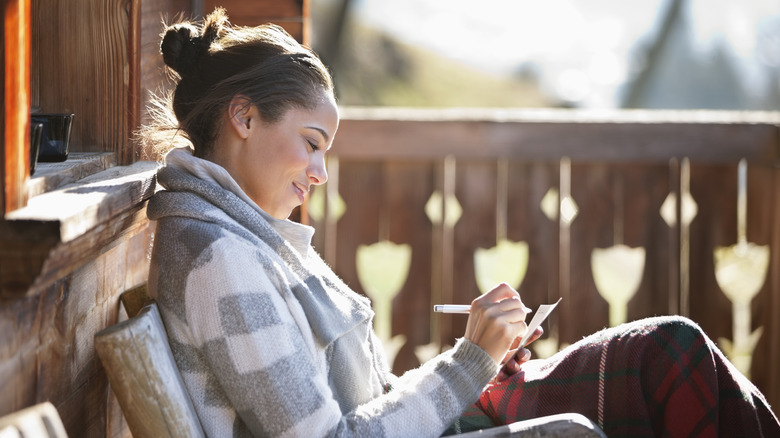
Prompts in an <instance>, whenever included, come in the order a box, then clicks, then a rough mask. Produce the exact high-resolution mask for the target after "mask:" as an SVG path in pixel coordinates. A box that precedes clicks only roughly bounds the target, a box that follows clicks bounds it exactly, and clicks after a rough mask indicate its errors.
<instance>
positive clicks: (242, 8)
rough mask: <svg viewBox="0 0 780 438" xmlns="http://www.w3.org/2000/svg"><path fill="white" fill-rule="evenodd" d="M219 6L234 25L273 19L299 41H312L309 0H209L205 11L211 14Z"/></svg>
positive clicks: (305, 42) (252, 23)
mask: <svg viewBox="0 0 780 438" xmlns="http://www.w3.org/2000/svg"><path fill="white" fill-rule="evenodd" d="M217 6H222V7H224V8H225V10H226V11H227V14H228V19H229V20H230V22H231V23H232V24H234V25H238V26H258V25H260V24H265V23H274V24H277V25H279V26H281V27H283V28H284V30H286V31H287V32H288V33H290V35H292V36H293V38H295V39H296V40H298V41H299V42H301V43H304V44H309V43H310V39H311V29H310V27H311V26H310V17H309V0H256V1H245V0H224V1H215V0H206V1H205V2H204V7H203V9H204V10H203V13H204V14H208V13H209V12H211V11H213V10H214V8H215V7H217Z"/></svg>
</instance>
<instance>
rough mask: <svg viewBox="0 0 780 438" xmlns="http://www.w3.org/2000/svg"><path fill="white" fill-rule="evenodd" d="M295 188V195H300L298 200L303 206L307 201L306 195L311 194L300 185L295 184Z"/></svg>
mask: <svg viewBox="0 0 780 438" xmlns="http://www.w3.org/2000/svg"><path fill="white" fill-rule="evenodd" d="M293 187H295V194H297V195H298V200H299V201H300V202H301V204H303V201H304V200H305V199H306V194H307V193H309V188H308V187H307V186H304V185H301V184H298V183H293Z"/></svg>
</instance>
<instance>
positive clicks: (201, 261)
mask: <svg viewBox="0 0 780 438" xmlns="http://www.w3.org/2000/svg"><path fill="white" fill-rule="evenodd" d="M157 177H158V183H159V184H160V185H161V186H162V187H163V188H164V189H165V190H161V191H159V192H158V193H156V194H155V195H154V196H153V197H152V199H151V201H150V202H149V206H148V210H147V211H148V216H149V218H150V219H152V220H154V221H157V231H156V233H155V241H154V249H153V252H152V264H151V267H150V274H149V287H150V292H151V293H152V296H153V297H155V298H156V300H157V302H158V305H159V307H160V311H161V314H162V317H163V320H164V323H165V327H166V330H167V332H168V337H169V340H170V344H171V348H172V350H173V354H174V358H175V359H176V363H177V366H178V368H179V370H180V371H181V374H182V377H183V379H184V383H185V385H186V387H187V390H188V392H189V394H190V397H191V398H192V401H193V404H194V406H195V410H196V412H197V414H198V417H199V420H200V422H201V424H202V426H203V428H204V430H205V431H206V433H207V435H209V436H213V437H225V436H234V437H239V436H363V437H366V436H371V437H382V436H388V437H390V436H399V437H409V436H416V437H425V436H439V435H441V433H442V432H443V431H444V430H445V429H446V428H447V426H449V425H450V424H452V423H453V422H454V421H455V420H456V419H457V418H458V417H459V415H460V414H461V413H462V412H463V411H464V410H465V409H466V408H467V407H468V405H469V404H471V403H473V402H475V401H476V400H477V398H478V397H479V395H480V393H481V391H482V389H483V388H484V387H485V385H486V384H487V383H488V382H489V380H490V379H491V378H492V377H494V376H495V374H496V372H497V370H498V367H497V364H496V363H495V362H494V361H493V359H492V358H491V357H490V356H489V355H488V354H487V353H486V352H485V351H484V350H482V349H481V348H480V347H478V346H477V345H475V344H473V343H471V342H470V341H468V340H466V339H459V340H458V341H457V343H456V345H455V347H454V348H453V349H451V350H449V351H447V352H445V353H442V354H441V355H439V356H437V357H435V358H434V359H432V360H430V361H429V362H427V363H426V364H424V365H422V366H421V367H419V368H417V369H415V370H412V371H409V372H407V373H405V374H404V375H403V376H400V377H396V376H394V375H392V374H391V373H390V371H389V367H388V365H387V361H386V359H385V357H384V354H383V352H382V347H381V343H380V342H379V341H378V339H377V337H376V336H375V334H374V332H373V329H372V321H373V316H374V314H373V311H372V310H371V308H370V302H369V301H368V299H367V298H365V297H364V296H362V295H359V294H358V293H356V292H354V291H352V290H351V289H350V288H349V287H348V286H347V285H346V284H344V283H343V282H342V281H341V280H340V279H339V278H338V277H337V276H336V275H335V273H334V272H333V271H332V270H331V269H330V268H329V267H328V266H327V265H326V264H325V263H324V261H323V260H322V259H321V258H320V256H319V255H318V254H317V252H316V251H315V250H314V249H313V248H312V246H311V237H312V235H313V232H314V230H313V229H312V228H311V227H308V226H305V225H301V224H298V223H295V222H292V221H289V220H278V219H275V218H273V217H271V216H270V215H268V214H266V213H265V212H263V211H262V210H261V209H260V208H259V207H258V206H257V204H255V203H254V202H252V200H251V199H250V198H249V197H248V196H247V195H246V194H245V193H244V192H243V191H242V190H241V189H240V187H239V186H238V184H237V183H236V182H235V181H234V180H233V179H232V178H231V177H230V175H229V174H228V173H227V171H226V170H225V169H224V168H222V167H220V166H218V165H216V164H214V163H211V162H208V161H205V160H201V159H198V158H195V157H193V156H192V155H191V154H190V153H188V152H187V151H186V150H183V149H182V150H174V151H172V152H171V153H169V154H168V156H167V157H166V163H165V165H164V166H163V167H161V168H160V170H159V171H158V175H157ZM391 388H392V389H391Z"/></svg>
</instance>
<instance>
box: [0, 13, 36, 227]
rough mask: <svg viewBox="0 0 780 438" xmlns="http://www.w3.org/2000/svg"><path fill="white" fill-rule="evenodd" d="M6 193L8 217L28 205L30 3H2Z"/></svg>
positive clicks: (2, 195)
mask: <svg viewBox="0 0 780 438" xmlns="http://www.w3.org/2000/svg"><path fill="white" fill-rule="evenodd" d="M2 5H3V29H2V32H3V44H2V45H3V47H2V60H3V68H2V75H3V76H2V79H3V80H2V82H3V91H2V93H3V94H2V97H3V107H2V120H3V127H2V128H1V129H2V130H1V131H0V132H1V133H2V139H3V154H2V166H0V176H2V184H3V190H2V191H0V203H2V211H0V216H5V213H8V212H10V211H13V210H16V209H18V208H21V207H23V206H24V205H25V203H26V199H25V195H24V193H25V191H24V186H25V181H26V180H27V178H28V177H29V174H30V163H29V155H30V136H29V130H30V116H29V114H30V0H3V1H2Z"/></svg>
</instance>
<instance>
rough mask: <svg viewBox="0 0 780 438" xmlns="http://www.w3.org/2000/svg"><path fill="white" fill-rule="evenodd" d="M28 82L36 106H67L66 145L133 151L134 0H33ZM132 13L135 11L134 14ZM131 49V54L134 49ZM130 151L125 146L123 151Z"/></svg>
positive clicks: (45, 108) (53, 109)
mask: <svg viewBox="0 0 780 438" xmlns="http://www.w3.org/2000/svg"><path fill="white" fill-rule="evenodd" d="M33 1H35V2H41V3H40V5H39V6H37V11H38V16H37V17H36V19H35V20H33V25H34V26H35V30H34V32H33V35H34V38H35V47H37V51H36V52H35V53H33V56H34V57H35V62H34V65H35V66H37V68H38V71H36V72H34V73H33V84H32V86H33V88H34V89H36V91H35V93H34V94H35V95H37V96H38V101H37V102H34V104H35V105H36V106H39V107H40V108H41V111H42V112H49V113H63V112H65V113H73V114H75V117H74V119H73V126H72V131H71V138H70V140H71V141H70V150H71V151H74V152H104V151H115V152H117V153H118V156H119V158H120V161H123V160H125V159H126V157H125V155H124V153H125V152H124V151H132V146H131V145H130V138H131V135H132V131H133V129H134V128H135V125H134V121H137V120H138V117H137V114H134V113H133V112H134V111H136V109H135V104H134V103H132V101H133V99H135V98H136V97H137V93H138V92H139V91H138V89H137V88H138V84H137V80H138V79H137V73H136V72H135V71H131V70H133V69H137V68H138V66H137V63H136V61H135V60H133V59H130V55H131V53H136V52H137V47H136V45H135V43H134V41H135V39H136V38H137V35H135V34H134V32H136V29H137V17H136V16H135V15H137V14H138V13H140V8H139V7H138V1H140V0H81V1H78V2H72V1H67V0H51V1H49V0H47V1H45V2H42V0H33ZM134 14H135V15H134ZM134 56H135V55H134ZM128 153H132V152H128Z"/></svg>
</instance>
